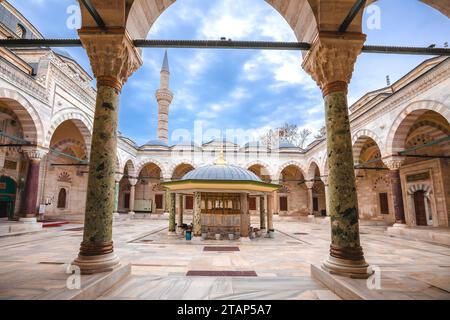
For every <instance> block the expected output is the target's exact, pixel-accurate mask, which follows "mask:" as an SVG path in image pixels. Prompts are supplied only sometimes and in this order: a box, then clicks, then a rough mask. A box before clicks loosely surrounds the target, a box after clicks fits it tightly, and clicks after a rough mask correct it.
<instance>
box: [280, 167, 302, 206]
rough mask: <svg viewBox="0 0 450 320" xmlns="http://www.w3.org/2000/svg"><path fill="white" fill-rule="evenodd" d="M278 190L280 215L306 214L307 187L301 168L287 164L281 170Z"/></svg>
mask: <svg viewBox="0 0 450 320" xmlns="http://www.w3.org/2000/svg"><path fill="white" fill-rule="evenodd" d="M280 184H281V185H282V188H281V189H280V190H279V191H278V197H279V199H278V200H279V201H278V204H279V214H280V215H307V214H308V189H307V187H306V185H305V176H304V174H303V171H302V170H301V168H299V167H297V166H296V165H289V166H287V167H286V168H284V169H283V170H282V171H281V175H280Z"/></svg>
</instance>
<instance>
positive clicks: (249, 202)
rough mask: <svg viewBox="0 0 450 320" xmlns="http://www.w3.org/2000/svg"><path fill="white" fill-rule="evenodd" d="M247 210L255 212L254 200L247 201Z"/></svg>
mask: <svg viewBox="0 0 450 320" xmlns="http://www.w3.org/2000/svg"><path fill="white" fill-rule="evenodd" d="M248 208H249V210H256V198H253V197H252V198H249V199H248Z"/></svg>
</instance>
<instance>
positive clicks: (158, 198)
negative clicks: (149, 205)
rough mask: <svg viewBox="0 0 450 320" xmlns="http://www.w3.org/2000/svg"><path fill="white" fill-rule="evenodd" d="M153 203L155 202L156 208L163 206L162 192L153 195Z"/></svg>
mask: <svg viewBox="0 0 450 320" xmlns="http://www.w3.org/2000/svg"><path fill="white" fill-rule="evenodd" d="M155 204H156V209H162V208H163V195H162V194H157V195H155Z"/></svg>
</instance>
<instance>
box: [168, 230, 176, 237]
mask: <svg viewBox="0 0 450 320" xmlns="http://www.w3.org/2000/svg"><path fill="white" fill-rule="evenodd" d="M167 234H168V235H169V236H171V237H174V236H176V235H177V232H176V231H169V232H168V233H167Z"/></svg>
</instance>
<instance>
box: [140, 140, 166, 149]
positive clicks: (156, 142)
mask: <svg viewBox="0 0 450 320" xmlns="http://www.w3.org/2000/svg"><path fill="white" fill-rule="evenodd" d="M144 146H156V147H167V146H168V145H167V143H165V142H164V141H162V140H159V139H156V140H150V141H148V142H147V143H146V144H144V145H143V147H144Z"/></svg>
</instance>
